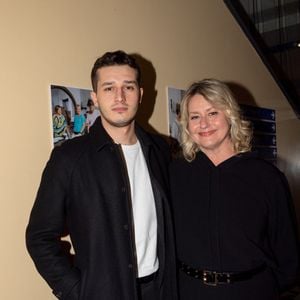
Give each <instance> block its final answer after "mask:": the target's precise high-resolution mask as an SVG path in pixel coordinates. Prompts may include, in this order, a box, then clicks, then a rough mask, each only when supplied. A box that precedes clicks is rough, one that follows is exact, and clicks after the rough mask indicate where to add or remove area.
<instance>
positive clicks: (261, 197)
mask: <svg viewBox="0 0 300 300" xmlns="http://www.w3.org/2000/svg"><path fill="white" fill-rule="evenodd" d="M181 126H182V128H181V142H182V150H183V158H181V159H178V160H176V161H174V162H173V163H172V165H171V167H170V176H171V192H172V203H173V210H174V221H175V232H176V243H177V255H178V268H179V271H178V272H179V292H180V297H181V298H180V299H181V300H197V299H205V300H210V299H211V300H223V299H230V300H235V299H239V300H241V299H243V300H271V299H278V297H279V293H280V291H281V290H283V289H285V288H287V287H288V286H289V285H290V284H292V283H293V282H294V280H295V277H296V274H297V272H298V266H299V257H298V249H297V241H296V234H295V228H294V226H293V222H292V216H291V199H290V193H289V188H288V185H287V182H286V179H285V177H284V175H283V174H282V173H281V172H280V171H279V170H278V169H277V168H276V167H275V166H273V165H271V164H270V163H268V162H266V161H263V160H260V159H258V158H257V157H256V156H255V155H254V154H253V153H251V152H250V149H251V145H250V143H251V135H252V133H251V129H250V126H249V123H248V122H246V121H244V120H242V119H241V116H240V110H239V106H238V104H237V102H236V100H235V99H234V97H233V95H232V93H231V92H230V90H229V88H228V86H227V85H226V84H225V83H223V82H221V81H219V80H215V79H205V80H202V81H200V82H196V83H194V84H192V85H191V86H190V87H189V89H188V90H187V92H186V94H185V96H184V98H183V101H182V103H181Z"/></svg>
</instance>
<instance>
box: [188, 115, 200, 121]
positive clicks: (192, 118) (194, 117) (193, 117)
mask: <svg viewBox="0 0 300 300" xmlns="http://www.w3.org/2000/svg"><path fill="white" fill-rule="evenodd" d="M198 118H199V116H191V117H190V119H191V120H197V119H198Z"/></svg>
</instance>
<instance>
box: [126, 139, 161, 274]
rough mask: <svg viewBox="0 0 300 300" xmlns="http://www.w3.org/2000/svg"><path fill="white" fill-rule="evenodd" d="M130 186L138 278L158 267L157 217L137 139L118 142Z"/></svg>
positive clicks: (148, 177) (146, 168)
mask: <svg viewBox="0 0 300 300" xmlns="http://www.w3.org/2000/svg"><path fill="white" fill-rule="evenodd" d="M122 150H123V153H124V156H125V160H126V164H127V171H128V177H129V181H130V187H131V199H132V209H133V218H134V232H135V243H136V253H137V263H138V277H143V276H147V275H150V274H152V273H154V272H155V271H157V270H158V257H157V218H156V208H155V201H154V195H153V190H152V186H151V181H150V176H149V171H148V167H147V164H146V161H145V157H144V154H143V151H142V148H141V145H140V143H139V142H137V143H136V144H134V145H122Z"/></svg>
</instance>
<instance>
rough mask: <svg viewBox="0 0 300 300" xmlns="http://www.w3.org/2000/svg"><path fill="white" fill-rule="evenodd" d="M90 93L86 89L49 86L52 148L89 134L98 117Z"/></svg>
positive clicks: (97, 111)
mask: <svg viewBox="0 0 300 300" xmlns="http://www.w3.org/2000/svg"><path fill="white" fill-rule="evenodd" d="M90 93H91V91H90V90H87V89H80V88H73V87H65V86H59V85H51V107H52V129H53V144H54V146H58V145H60V144H61V143H63V142H64V141H66V140H68V139H73V138H76V137H78V136H81V135H84V134H86V133H88V132H89V129H90V127H91V126H92V125H93V123H94V121H95V120H96V118H97V117H98V116H99V115H100V113H99V110H98V109H97V108H96V107H95V105H94V103H93V101H92V99H91V97H90Z"/></svg>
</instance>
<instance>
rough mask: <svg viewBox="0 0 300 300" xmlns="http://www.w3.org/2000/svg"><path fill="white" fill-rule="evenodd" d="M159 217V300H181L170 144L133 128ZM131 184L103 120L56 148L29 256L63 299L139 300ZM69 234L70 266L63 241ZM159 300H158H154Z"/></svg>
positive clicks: (35, 212) (30, 231)
mask: <svg viewBox="0 0 300 300" xmlns="http://www.w3.org/2000/svg"><path fill="white" fill-rule="evenodd" d="M136 134H137V136H138V139H139V141H140V143H141V145H142V149H143V153H144V155H145V159H146V162H147V165H148V169H149V173H150V178H151V183H152V188H153V192H154V197H155V204H156V210H157V218H158V256H159V265H160V267H159V275H158V277H157V283H158V284H159V286H160V291H161V297H160V299H161V300H168V299H170V300H174V299H177V297H176V283H175V255H174V247H173V242H174V241H173V230H172V222H171V216H170V209H169V204H168V201H167V198H168V170H167V164H168V159H169V152H168V148H167V146H166V144H165V142H164V141H163V140H162V139H161V138H159V137H157V136H154V135H150V134H148V133H146V132H145V131H144V130H143V129H141V128H140V127H138V126H137V125H136ZM132 226H133V220H132V211H131V200H130V187H129V180H128V176H127V172H126V166H125V163H124V160H123V157H122V153H121V151H120V146H119V145H116V144H115V143H114V142H113V141H112V139H111V138H110V137H109V135H108V134H107V133H106V131H105V130H104V128H103V127H102V125H101V122H100V118H98V119H97V120H96V122H95V124H94V126H93V127H92V128H91V132H90V133H89V134H88V135H86V136H83V137H78V138H75V139H73V140H71V141H68V142H65V143H64V144H63V145H62V146H58V147H56V148H55V149H54V150H53V152H52V155H51V158H50V160H49V161H48V163H47V166H46V168H45V170H44V172H43V176H42V180H41V184H40V187H39V190H38V193H37V198H36V201H35V203H34V206H33V209H32V212H31V216H30V220H29V224H28V227H27V231H26V241H27V248H28V251H29V253H30V255H31V257H32V259H33V261H34V263H35V265H36V267H37V269H38V271H39V272H40V274H41V275H42V276H43V278H44V279H45V280H46V281H47V282H48V284H49V286H50V287H51V288H52V289H53V293H54V294H55V295H56V296H57V297H58V298H59V299H68V300H75V299H76V300H78V299H80V300H96V299H97V300H101V299H103V300H134V299H137V293H136V290H137V289H136V272H137V271H136V253H135V247H134V233H133V230H132V228H133V227H132ZM64 234H70V238H71V241H72V244H73V248H74V252H75V255H74V256H73V259H72V260H70V257H68V256H67V255H66V253H65V251H64V250H63V247H62V242H61V236H62V235H64ZM153 300H155V299H153Z"/></svg>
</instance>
